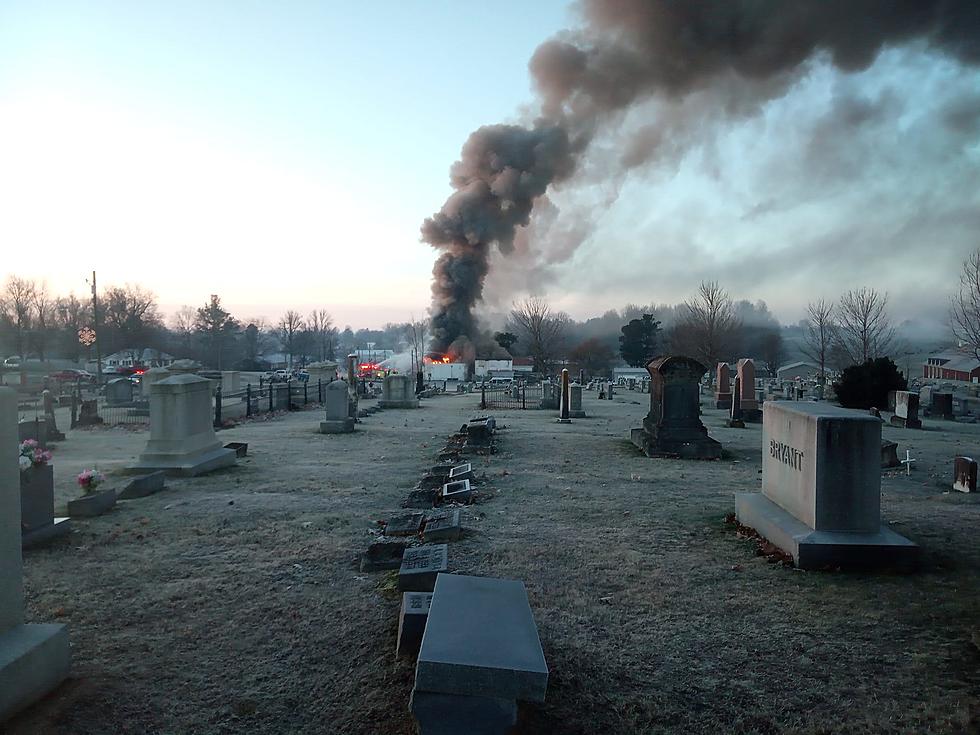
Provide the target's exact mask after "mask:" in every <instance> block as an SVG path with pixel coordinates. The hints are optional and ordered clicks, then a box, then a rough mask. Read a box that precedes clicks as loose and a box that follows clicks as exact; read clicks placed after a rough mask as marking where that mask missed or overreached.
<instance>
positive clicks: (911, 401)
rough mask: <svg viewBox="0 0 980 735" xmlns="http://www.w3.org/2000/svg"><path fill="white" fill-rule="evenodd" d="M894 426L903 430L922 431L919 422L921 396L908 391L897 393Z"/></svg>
mask: <svg viewBox="0 0 980 735" xmlns="http://www.w3.org/2000/svg"><path fill="white" fill-rule="evenodd" d="M891 422H892V424H894V425H895V426H901V427H902V428H903V429H921V428H922V422H921V421H920V420H919V394H918V393H911V392H909V391H907V390H900V391H895V414H894V415H893V416H892V419H891Z"/></svg>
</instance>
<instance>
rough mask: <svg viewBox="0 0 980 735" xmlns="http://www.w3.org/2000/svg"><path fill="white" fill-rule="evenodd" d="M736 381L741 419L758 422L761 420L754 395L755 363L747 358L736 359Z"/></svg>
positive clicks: (760, 412) (757, 402) (760, 413)
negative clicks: (740, 405)
mask: <svg viewBox="0 0 980 735" xmlns="http://www.w3.org/2000/svg"><path fill="white" fill-rule="evenodd" d="M737 372H738V382H739V386H740V390H741V396H740V397H741V402H742V419H743V420H744V421H750V422H758V421H761V420H762V411H760V410H759V401H758V400H757V399H756V397H755V363H754V362H752V360H749V359H747V358H746V359H743V360H739V361H738V367H737Z"/></svg>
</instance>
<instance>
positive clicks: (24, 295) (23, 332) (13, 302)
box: [0, 276, 34, 357]
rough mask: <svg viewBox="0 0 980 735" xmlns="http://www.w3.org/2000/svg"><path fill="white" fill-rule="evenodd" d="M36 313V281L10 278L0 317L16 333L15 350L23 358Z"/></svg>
mask: <svg viewBox="0 0 980 735" xmlns="http://www.w3.org/2000/svg"><path fill="white" fill-rule="evenodd" d="M33 312H34V281H30V280H28V279H26V278H19V277H18V276H9V277H8V278H7V282H6V283H5V284H4V288H3V293H2V295H0V316H2V318H3V320H4V321H5V322H7V323H8V324H10V327H11V329H12V330H13V333H14V348H15V349H16V350H17V354H18V355H20V356H21V357H27V355H26V354H25V352H24V348H25V347H26V346H27V345H26V339H27V336H28V332H29V330H30V328H31V323H32V319H31V317H32V316H33Z"/></svg>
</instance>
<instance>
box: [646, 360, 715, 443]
mask: <svg viewBox="0 0 980 735" xmlns="http://www.w3.org/2000/svg"><path fill="white" fill-rule="evenodd" d="M647 372H649V373H650V412H649V413H648V414H647V415H646V417H645V418H644V419H643V426H642V427H641V428H638V429H633V430H632V431H631V432H630V440H631V441H632V442H633V443H634V444H635V445H636V446H637V447H639V448H640V449H642V450H643V452H644V454H646V455H647V456H648V457H682V458H684V459H720V458H721V444H719V443H718V442H717V441H715V440H714V439H712V438H711V437H709V436H708V430H707V429H706V428H705V427H704V424H702V423H701V416H700V413H701V405H700V393H701V388H700V383H701V378H702V377H703V376H704V373H705V367H704V365H702V364H701V363H700V362H698V361H697V360H694V359H692V358H690V357H683V356H680V355H673V356H668V357H661V358H658V359H656V360H651V361H650V362H649V363H648V364H647Z"/></svg>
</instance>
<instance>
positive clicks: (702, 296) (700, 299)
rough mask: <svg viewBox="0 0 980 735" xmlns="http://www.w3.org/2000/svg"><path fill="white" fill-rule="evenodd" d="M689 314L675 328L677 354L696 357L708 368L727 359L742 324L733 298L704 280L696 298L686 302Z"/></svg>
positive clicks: (715, 282) (709, 375) (673, 337)
mask: <svg viewBox="0 0 980 735" xmlns="http://www.w3.org/2000/svg"><path fill="white" fill-rule="evenodd" d="M684 308H685V310H686V312H687V313H686V314H685V315H684V316H683V317H682V318H681V320H680V321H679V322H678V324H677V325H676V326H675V327H674V330H673V333H672V342H673V343H674V347H675V349H677V348H679V350H678V351H682V352H688V353H691V354H693V355H694V357H696V358H697V359H698V360H700V361H701V363H702V364H703V365H705V366H706V367H708V368H709V370H708V377H709V380H710V379H711V375H712V373H713V372H714V371H713V370H711V369H710V368H711V367H712V366H714V365H716V364H717V363H718V362H719V361H720V360H721V359H722V358H723V357H725V358H727V357H728V356H729V355H728V353H729V352H730V351H731V349H732V344H733V342H734V340H735V336H736V334H737V332H738V327H739V321H738V318H737V317H736V316H735V307H734V304H733V303H732V298H731V296H729V295H728V292H727V291H725V289H723V288H722V287H721V286H719V285H718V282H717V281H702V282H701V285H700V286H699V287H698V292H697V294H696V295H695V297H694V298H693V299H691V300H690V301H687V302H685V303H684Z"/></svg>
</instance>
